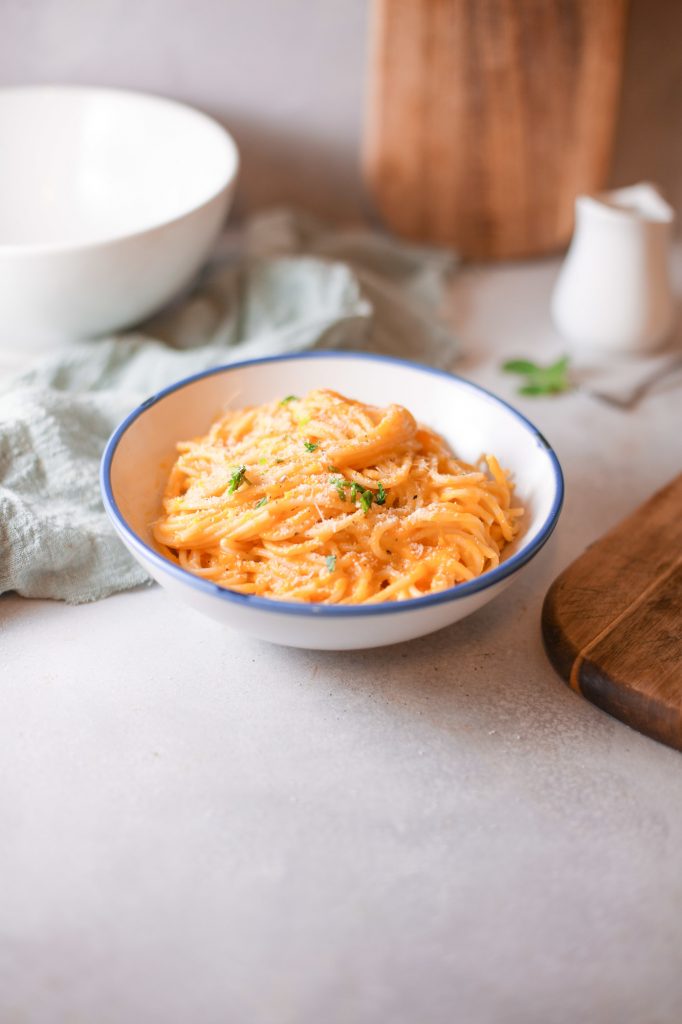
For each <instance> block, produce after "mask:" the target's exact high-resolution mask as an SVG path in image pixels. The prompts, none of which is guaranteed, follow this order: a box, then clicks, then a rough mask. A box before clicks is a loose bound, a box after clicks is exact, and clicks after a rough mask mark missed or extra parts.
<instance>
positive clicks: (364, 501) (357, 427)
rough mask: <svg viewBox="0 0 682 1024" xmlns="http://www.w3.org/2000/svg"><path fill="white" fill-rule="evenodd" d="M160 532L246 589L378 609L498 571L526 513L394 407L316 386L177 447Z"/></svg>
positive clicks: (214, 573)
mask: <svg viewBox="0 0 682 1024" xmlns="http://www.w3.org/2000/svg"><path fill="white" fill-rule="evenodd" d="M178 452H179V457H178V459H177V461H176V463H175V465H174V466H173V469H172V471H171V474H170V477H169V480H168V484H167V487H166V491H165V494H164V497H163V514H162V516H161V517H160V519H159V520H158V521H157V522H156V523H155V524H154V527H153V532H154V537H155V539H156V541H157V542H158V544H159V545H161V546H162V548H163V550H164V554H166V555H167V556H168V557H169V558H171V559H172V560H173V561H175V562H177V563H178V564H179V565H181V566H182V567H183V568H184V569H187V570H189V571H190V572H192V573H195V574H196V575H197V576H201V577H203V578H205V579H208V580H213V581H214V582H215V583H217V584H219V585H220V586H221V587H226V588H228V589H230V590H236V591H239V592H240V593H242V594H258V595H260V596H262V597H268V598H274V599H279V600H289V601H309V602H325V603H332V604H375V603H378V602H382V601H398V600H403V599H405V598H412V597H421V596H423V595H424V594H429V593H432V592H434V591H439V590H443V589H445V588H446V587H451V586H454V585H455V584H457V583H460V582H462V581H465V580H470V579H472V578H473V577H475V576H479V575H480V574H481V573H483V572H486V571H487V570H488V569H491V568H493V567H494V566H496V565H498V563H499V561H500V554H501V552H502V550H503V548H504V547H505V545H506V544H508V543H509V542H510V541H511V540H512V539H513V538H514V536H515V534H516V532H517V528H518V526H517V524H518V519H519V517H520V516H521V515H522V514H523V510H522V509H520V508H515V507H512V498H513V488H512V486H511V484H510V482H509V480H508V476H507V474H506V473H505V472H504V471H503V470H502V469H501V468H500V466H499V464H498V462H497V459H496V458H495V457H494V456H493V455H486V456H485V459H484V460H481V464H480V465H478V466H472V465H469V464H467V463H465V462H462V461H460V460H459V459H456V458H455V457H454V456H453V455H452V453H451V452H450V450H449V449H448V447H447V445H446V444H445V442H444V440H443V439H442V438H441V437H439V436H438V435H437V434H436V433H434V432H433V431H432V430H429V429H428V428H427V427H425V426H422V425H420V424H418V423H416V421H415V419H414V417H413V416H412V415H411V413H409V412H408V410H407V409H405V408H403V407H402V406H399V405H390V406H388V407H387V408H376V407H374V406H370V405H365V404H363V403H362V402H357V401H353V400H351V399H348V398H344V397H343V396H341V395H339V394H336V393H335V392H334V391H328V390H318V391H311V392H310V393H309V394H308V395H307V396H306V397H305V398H301V399H299V398H297V397H295V396H293V395H289V396H288V397H286V398H284V399H282V400H281V401H275V402H271V403H269V404H267V405H261V406H256V407H252V408H246V409H240V410H236V411H230V412H228V413H227V414H226V415H225V416H223V417H222V419H220V420H218V421H217V422H216V423H214V424H213V426H212V427H211V429H210V431H209V433H208V434H207V435H206V436H205V437H200V438H197V439H196V440H193V441H183V442H181V443H180V444H178Z"/></svg>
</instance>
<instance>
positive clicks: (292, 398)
mask: <svg viewBox="0 0 682 1024" xmlns="http://www.w3.org/2000/svg"><path fill="white" fill-rule="evenodd" d="M289 402H300V398H299V397H298V395H287V397H286V398H283V399H282V401H281V402H280V403H279V404H280V405H288V404H289Z"/></svg>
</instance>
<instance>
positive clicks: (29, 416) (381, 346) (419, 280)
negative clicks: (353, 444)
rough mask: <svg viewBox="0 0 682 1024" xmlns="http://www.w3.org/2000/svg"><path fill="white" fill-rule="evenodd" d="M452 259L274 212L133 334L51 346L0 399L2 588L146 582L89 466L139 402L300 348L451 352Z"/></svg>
mask: <svg viewBox="0 0 682 1024" xmlns="http://www.w3.org/2000/svg"><path fill="white" fill-rule="evenodd" d="M455 265H456V258H455V257H454V256H453V255H452V254H451V253H447V252H443V251H438V250H434V249H428V248H421V247H418V246H413V245H408V244H406V243H403V242H398V241H396V240H395V239H392V238H389V237H388V236H386V235H383V234H380V233H377V232H372V231H368V230H359V229H358V230H344V231H339V230H329V229H327V228H325V227H324V226H323V225H321V224H319V223H318V222H316V221H315V220H313V219H312V218H310V217H307V216H305V215H302V214H297V213H294V212H291V211H286V210H279V211H272V212H269V213H266V214H261V215H260V216H257V217H256V218H254V219H253V220H252V221H251V222H250V223H249V224H248V225H247V226H246V228H245V230H244V231H243V232H240V233H239V236H238V237H237V238H236V239H235V237H232V238H230V237H229V236H228V237H227V239H226V240H225V241H223V243H222V244H221V246H220V247H219V249H218V251H217V253H216V256H215V257H214V259H213V260H212V263H211V265H210V266H209V267H208V268H207V270H206V272H205V273H204V274H203V275H202V278H201V279H200V281H199V282H198V284H197V285H196V286H195V288H194V289H193V290H192V291H191V292H189V293H188V294H187V295H185V296H184V297H183V298H182V299H180V300H178V301H177V302H176V303H175V304H174V305H173V306H172V307H171V308H169V309H167V310H166V311H164V312H163V313H162V314H161V315H159V316H156V317H155V318H153V319H152V320H151V321H149V322H148V323H147V324H145V325H144V327H143V328H142V329H141V332H140V333H130V334H124V335H120V336H118V337H110V338H106V339H99V340H96V341H90V342H81V343H78V344H74V345H72V346H69V347H68V348H65V349H63V350H60V351H59V352H58V353H57V354H56V355H55V356H53V357H51V358H50V359H48V360H46V361H44V362H42V363H40V364H38V365H37V366H35V367H33V368H32V369H31V370H30V371H28V372H26V373H24V374H23V375H21V376H20V377H18V378H16V379H15V380H14V381H12V382H11V384H10V385H9V386H6V387H5V388H3V390H2V391H0V593H3V592H5V591H7V590H15V591H18V593H19V594H21V595H23V596H24V597H42V598H56V599H62V600H65V601H68V602H70V603H73V604H79V603H82V602H85V601H94V600H98V599H99V598H102V597H106V596H108V595H109V594H113V593H115V592H116V591H120V590H125V589H128V588H130V587H134V586H137V585H139V584H141V583H145V582H147V581H148V577H147V576H146V574H145V573H144V571H143V570H142V569H141V568H140V566H138V564H137V563H136V562H135V561H134V560H133V559H132V558H131V557H130V555H129V554H128V553H127V551H126V550H125V548H124V547H123V545H122V544H121V542H120V541H119V540H118V538H117V537H116V535H115V533H114V532H113V529H112V528H111V526H110V525H109V522H108V520H107V518H106V516H105V513H104V510H103V508H102V505H101V501H100V494H99V483H98V470H99V461H100V457H101V454H102V450H103V448H104V445H105V443H106V441H107V438H108V437H109V435H110V434H111V432H112V431H113V429H114V428H115V427H116V425H117V424H118V423H119V422H120V421H121V420H122V419H123V417H124V416H125V415H126V414H127V413H128V412H130V410H131V409H133V408H134V407H135V406H136V405H138V404H139V403H140V402H142V401H144V400H145V399H146V398H147V397H148V396H149V395H151V394H154V393H155V392H156V391H158V390H159V389H160V388H162V387H165V386H166V385H167V384H170V383H172V382H173V381H175V380H177V379H179V378H181V377H184V376H186V375H188V374H192V373H196V372H198V371H200V370H204V369H207V368H208V367H211V366H216V365H221V364H224V363H230V362H236V361H238V360H241V359H250V358H254V357H258V356H266V355H275V354H278V353H282V352H293V351H300V350H304V349H311V348H352V349H369V350H371V351H375V352H376V351H378V352H389V353H393V354H396V355H401V356H405V357H407V358H413V359H417V360H420V361H422V362H426V363H430V364H432V365H435V366H447V365H449V364H450V363H451V362H452V360H453V358H454V356H455V354H456V343H455V339H454V338H453V336H452V333H451V331H450V330H449V329H448V327H447V326H446V325H445V323H444V322H443V321H442V320H441V319H440V318H439V310H440V306H441V302H442V300H443V297H444V288H445V284H446V280H447V278H448V277H449V275H450V272H451V271H452V270H453V269H454V267H455Z"/></svg>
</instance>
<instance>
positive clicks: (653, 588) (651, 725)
mask: <svg viewBox="0 0 682 1024" xmlns="http://www.w3.org/2000/svg"><path fill="white" fill-rule="evenodd" d="M542 632H543V636H544V641H545V647H546V649H547V653H548V655H549V657H550V660H551V662H552V664H553V665H554V667H555V668H556V670H557V672H558V673H559V675H560V676H562V678H563V679H564V680H565V681H566V682H567V683H569V685H570V686H572V687H573V688H574V689H575V690H577V691H578V692H579V693H582V694H583V696H584V697H587V699H588V700H590V701H592V703H593V704H596V705H597V706H598V707H600V708H602V709H603V710H604V711H608V712H609V714H611V715H614V716H615V717H616V718H620V719H621V720H622V721H623V722H626V723H627V724H628V725H631V726H632V727H633V728H634V729H639V731H640V732H643V733H646V734H647V736H652V737H653V738H654V739H657V740H660V741H661V742H662V743H667V744H669V745H670V746H671V747H676V748H677V749H678V750H682V475H680V476H678V477H676V479H675V480H673V481H672V482H671V483H669V484H668V485H667V487H664V488H663V490H662V491H659V492H658V493H657V494H654V496H653V497H652V498H650V499H649V500H648V501H647V502H646V503H645V504H644V505H642V506H641V507H640V508H639V509H637V511H636V512H634V513H633V514H632V515H631V516H629V517H628V518H627V519H625V520H624V521H623V522H622V523H621V524H620V525H619V526H616V527H615V529H613V530H611V531H610V533H607V534H606V535H605V536H604V537H602V538H601V540H598V541H597V542H596V543H595V544H593V545H592V546H591V547H589V548H588V549H587V551H585V553H584V554H583V555H581V557H580V558H579V559H578V560H577V561H576V562H574V563H573V565H571V566H569V568H568V569H566V571H565V572H563V573H562V574H561V575H560V576H559V577H558V579H557V580H555V582H554V583H553V584H552V586H551V587H550V590H549V592H548V594H547V597H546V598H545V603H544V607H543V610H542Z"/></svg>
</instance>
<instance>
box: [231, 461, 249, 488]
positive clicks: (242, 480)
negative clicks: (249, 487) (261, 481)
mask: <svg viewBox="0 0 682 1024" xmlns="http://www.w3.org/2000/svg"><path fill="white" fill-rule="evenodd" d="M250 483H251V481H250V480H247V478H246V466H240V467H239V469H235V470H233V471H232V475H231V476H230V486H229V487H228V488H227V493H228V494H234V492H235V491H236V490H237V488H238V487H241V485H242V484H250Z"/></svg>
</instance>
